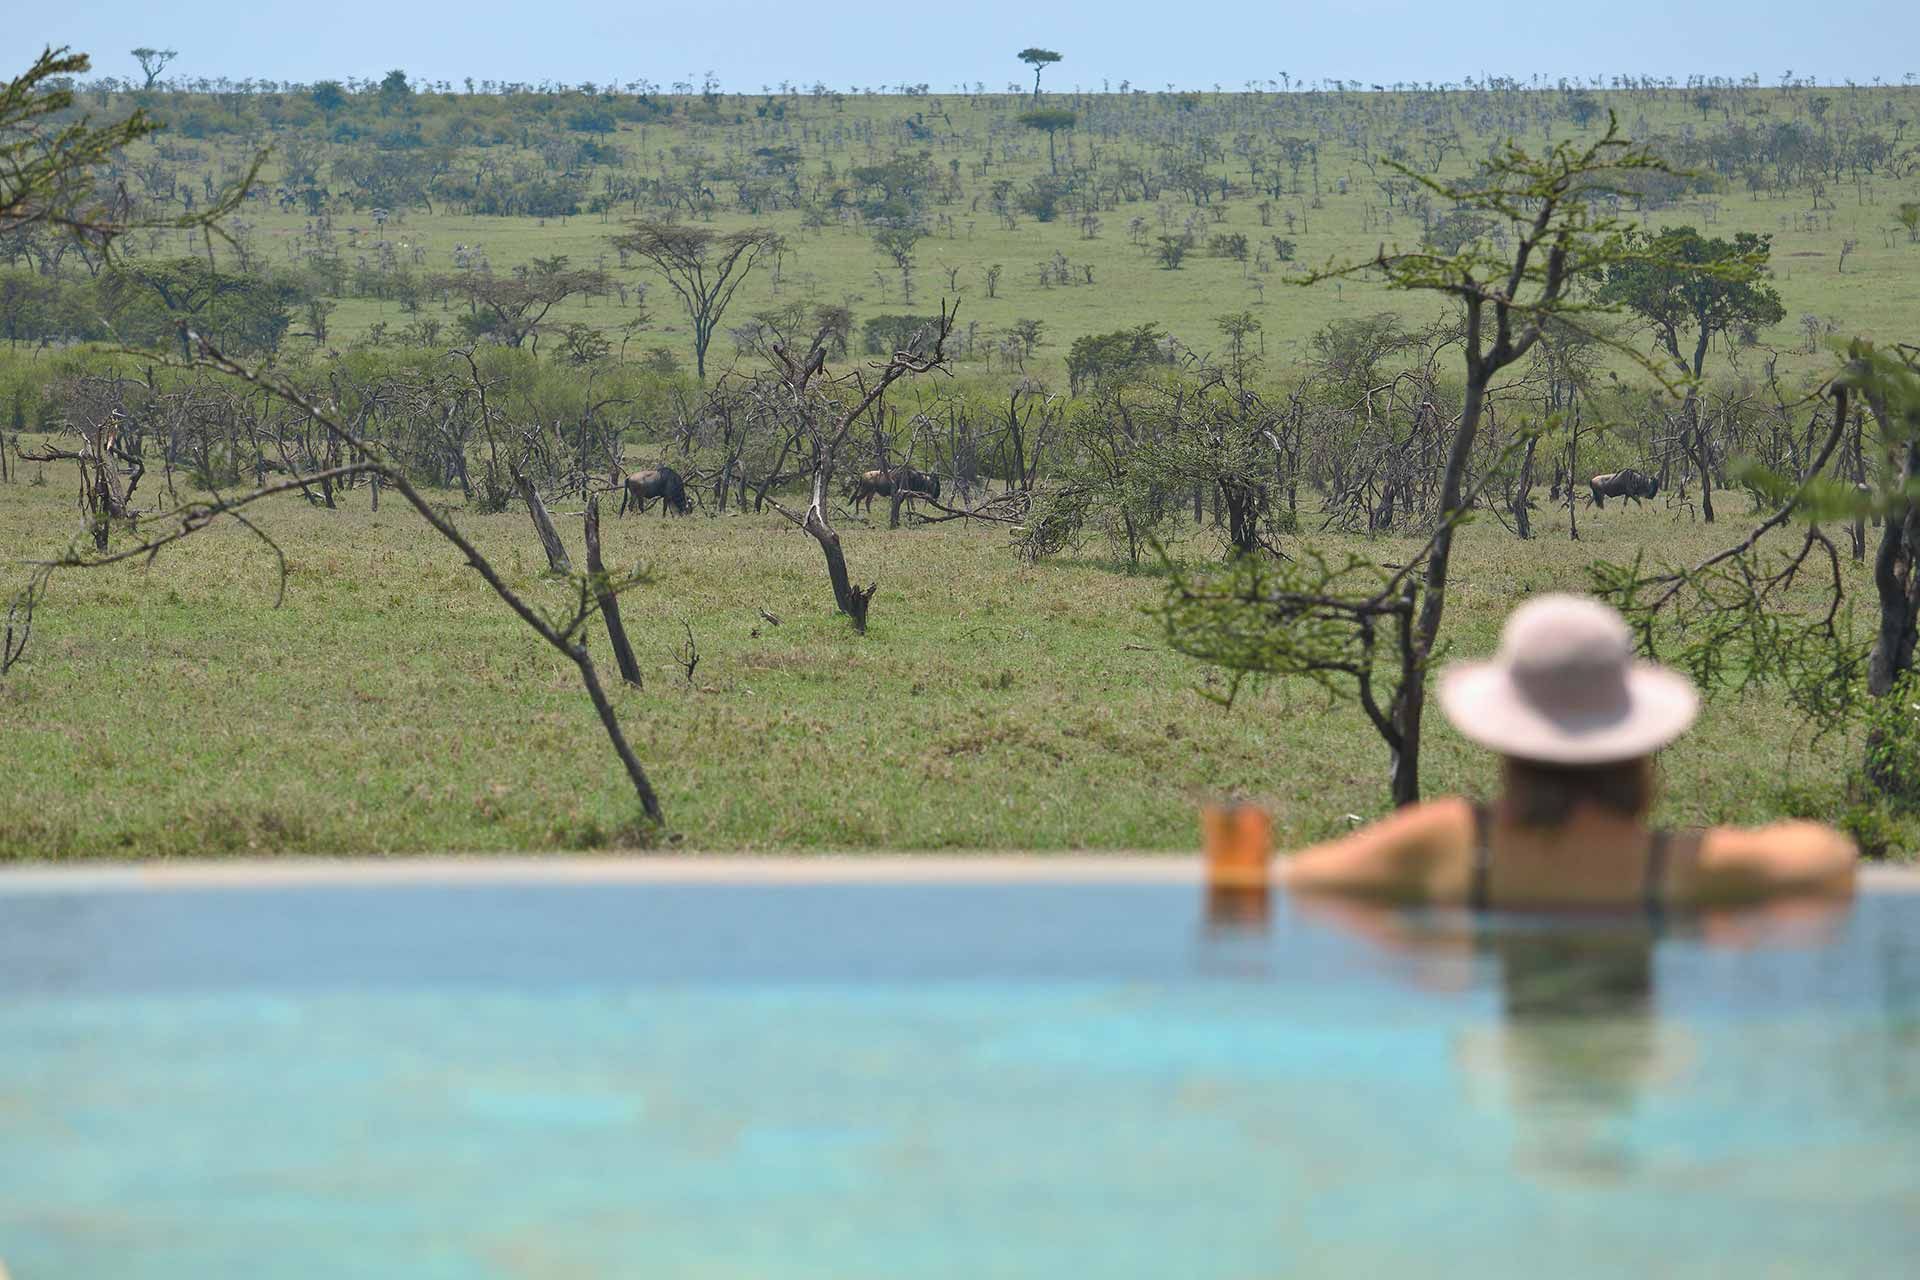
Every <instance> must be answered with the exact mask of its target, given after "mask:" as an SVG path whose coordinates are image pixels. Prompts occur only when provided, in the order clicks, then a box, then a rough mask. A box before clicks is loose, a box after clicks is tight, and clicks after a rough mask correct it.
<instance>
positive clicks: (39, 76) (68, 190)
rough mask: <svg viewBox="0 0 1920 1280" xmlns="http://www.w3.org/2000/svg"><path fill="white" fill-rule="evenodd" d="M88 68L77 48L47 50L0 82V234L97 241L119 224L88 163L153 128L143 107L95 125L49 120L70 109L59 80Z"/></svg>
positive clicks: (123, 215)
mask: <svg viewBox="0 0 1920 1280" xmlns="http://www.w3.org/2000/svg"><path fill="white" fill-rule="evenodd" d="M91 67H92V63H91V62H90V61H89V60H88V58H87V55H86V54H84V53H71V52H69V51H68V50H66V49H47V50H45V51H43V52H42V53H41V54H40V56H39V57H38V58H36V59H34V62H33V65H32V66H30V67H28V68H27V70H26V71H25V72H24V73H23V74H21V75H20V76H19V77H18V78H16V79H13V80H10V81H8V82H7V84H6V85H5V86H4V87H0V234H5V233H10V232H16V231H24V230H27V229H29V228H33V227H38V226H52V227H57V228H60V229H62V230H65V231H68V232H71V233H73V234H75V235H84V236H87V237H89V238H91V239H93V240H95V241H96V242H97V241H102V240H105V239H107V238H109V237H111V236H112V235H113V234H115V233H117V232H118V231H123V230H126V229H127V225H128V222H129V219H128V217H127V211H126V210H125V209H124V208H123V207H121V208H116V207H115V206H114V205H113V203H112V202H111V201H110V200H108V199H105V198H102V196H101V195H100V194H99V192H98V191H97V190H96V185H95V183H94V179H93V168H94V166H95V165H98V164H101V163H103V162H104V161H106V160H108V159H110V158H111V157H112V156H113V155H114V154H115V153H117V152H118V151H120V150H121V149H122V148H124V147H126V146H128V145H129V144H131V143H134V142H137V141H139V140H140V139H141V138H144V137H147V136H148V135H150V134H152V133H154V132H155V131H156V130H158V129H159V128H160V125H159V123H158V122H157V121H155V120H154V119H153V117H151V116H149V115H148V114H147V113H146V111H145V110H144V109H137V110H135V111H134V112H133V113H132V114H130V115H129V116H127V118H126V119H124V120H120V121H116V122H115V123H113V124H110V125H107V126H105V127H103V128H94V127H93V126H92V125H90V124H89V123H88V122H87V121H86V120H85V119H84V118H82V119H80V120H78V121H75V122H73V123H69V124H60V123H57V122H58V121H59V120H60V119H61V118H62V117H63V116H64V115H65V113H66V112H68V111H69V110H71V109H72V107H73V90H72V89H71V88H69V87H67V78H68V77H71V76H76V75H80V74H81V73H83V72H85V71H87V70H89V69H90V68H91Z"/></svg>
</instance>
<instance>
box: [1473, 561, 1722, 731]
mask: <svg viewBox="0 0 1920 1280" xmlns="http://www.w3.org/2000/svg"><path fill="white" fill-rule="evenodd" d="M1439 697H1440V708H1441V710H1442V711H1444V712H1445V713H1446V716H1447V719H1448V720H1450V721H1452V722H1453V727H1454V728H1456V729H1458V730H1459V731H1460V732H1461V733H1462V734H1464V735H1465V736H1466V737H1468V738H1470V739H1472V740H1473V741H1474V742H1477V743H1479V744H1480V745H1481V746H1483V747H1490V748H1492V749H1493V750H1495V751H1497V752H1499V753H1500V754H1501V755H1505V756H1513V757H1515V758H1517V759H1521V760H1534V761H1538V762H1540V763H1542V764H1568V765H1600V764H1617V763H1620V762H1621V761H1625V760H1634V759H1638V758H1639V757H1641V756H1646V755H1652V754H1653V753H1654V752H1655V751H1658V750H1659V749H1660V748H1661V747H1664V746H1666V745H1667V744H1668V743H1669V742H1672V741H1673V740H1674V739H1675V738H1678V737H1679V736H1680V735H1681V734H1683V733H1685V732H1686V731H1687V727H1688V726H1689V725H1691V724H1692V723H1693V720H1694V717H1695V716H1697V715H1698V714H1699V712H1700V695H1699V694H1698V693H1697V692H1695V690H1694V687H1693V684H1692V682H1691V681H1689V680H1688V679H1687V678H1686V677H1685V676H1683V675H1681V674H1680V673H1679V672H1677V671H1671V670H1668V669H1667V668H1666V667H1663V666H1660V665H1659V664H1658V663H1653V662H1646V661H1642V660H1638V659H1636V658H1635V657H1634V651H1633V633H1632V632H1631V631H1630V630H1629V629H1628V627H1627V623H1626V619H1624V618H1622V617H1621V616H1620V615H1619V613H1618V612H1616V611H1615V610H1613V609H1610V608H1608V607H1607V606H1606V605H1604V604H1602V603H1600V602H1599V601H1598V600H1589V599H1585V598H1583V597H1580V596H1571V595H1546V596H1541V597H1539V598H1538V599H1535V600H1530V601H1528V602H1527V603H1526V604H1523V605H1521V606H1520V607H1519V608H1518V609H1515V610H1514V611H1513V614H1512V616H1511V617H1509V618H1508V619H1507V625H1506V627H1505V628H1504V629H1503V630H1502V631H1501V633H1500V651H1499V653H1497V654H1496V655H1495V656H1494V657H1493V658H1492V659H1491V660H1490V661H1486V662H1456V663H1453V664H1452V665H1450V666H1448V667H1447V669H1446V670H1445V671H1443V672H1441V674H1440V685H1439Z"/></svg>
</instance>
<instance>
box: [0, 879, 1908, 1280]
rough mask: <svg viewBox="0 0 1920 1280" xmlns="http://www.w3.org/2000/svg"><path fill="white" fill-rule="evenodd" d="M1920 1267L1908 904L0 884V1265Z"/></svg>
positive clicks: (626, 1270) (912, 889)
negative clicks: (1673, 906)
mask: <svg viewBox="0 0 1920 1280" xmlns="http://www.w3.org/2000/svg"><path fill="white" fill-rule="evenodd" d="M1809 929H1811V930H1813V931H1815V932H1817V933H1818V935H1819V936H1818V937H1816V938H1812V939H1809V938H1808V937H1806V936H1804V935H1805V934H1806V932H1807V931H1808V930H1809ZM1916 1257H1920V894H1911V893H1908V894H1884V895H1879V894H1876V895H1868V896H1867V897H1865V898H1863V899H1862V900H1861V901H1860V902H1859V903H1858V904H1857V905H1856V906H1855V907H1854V908H1853V909H1852V910H1851V911H1850V912H1849V913H1847V914H1845V915H1844V916H1843V917H1841V918H1839V919H1836V920H1828V921H1824V922H1814V923H1813V924H1811V925H1809V924H1808V923H1806V922H1800V924H1799V925H1798V926H1797V927H1796V928H1795V930H1794V931H1793V932H1792V933H1791V934H1782V933H1781V932H1780V931H1779V929H1778V928H1777V927H1775V926H1760V927H1754V926H1750V925H1739V924H1737V923H1736V924H1735V925H1732V926H1724V925H1716V926H1712V927H1707V926H1701V925H1698V924H1687V923H1684V922H1683V923H1676V924H1673V925H1670V926H1668V928H1667V929H1666V931H1665V932H1664V933H1662V934H1661V935H1660V936H1658V937H1656V936H1655V934H1654V931H1653V930H1652V929H1651V928H1650V927H1649V926H1648V925H1647V924H1646V923H1645V922H1642V921H1638V920H1632V921H1612V922H1608V921H1597V920H1596V921H1585V922H1567V921H1558V922H1546V921H1542V920H1539V919H1528V918H1519V917H1514V918H1503V919H1499V920H1495V921H1490V922H1482V923H1481V924H1479V925H1476V924H1475V923H1474V922H1472V921H1470V920H1467V919H1465V918H1463V917H1460V916H1457V915H1453V914H1436V915H1425V916H1420V915H1407V914H1382V913H1371V914H1369V913H1355V914H1351V915H1347V916H1339V917H1330V916H1327V915H1324V914H1310V913H1309V912H1307V911H1305V910H1303V909H1302V908H1300V907H1298V906H1293V905H1289V904H1287V903H1286V902H1284V901H1280V902H1277V903H1276V905H1275V907H1274V911H1273V914H1272V918H1271V920H1270V921H1269V922H1268V923H1267V925H1266V926H1265V927H1264V928H1249V927H1241V928H1236V929H1224V928H1219V927H1210V926H1209V925H1207V923H1206V922H1205V921H1204V919H1203V918H1202V910H1201V901H1200V898H1199V896H1198V891H1197V890H1196V889H1194V888H1193V887H1191V886H1186V885H1172V884H1096V885H1060V884H1007V885H991V884H945V885H929V884H831V885H791V884H789V885H757V886H743V885H714V884H681V885H672V884H666V885H663V884H645V885H634V884H626V885H619V884H615V885H604V884H596V885H518V884H490V885H465V886H436V885H405V886H394V885H387V886H378V887H364V886H357V887H315V886H304V887H301V886H295V887H263V888H174V889H168V890H166V891H164V892H145V891H138V890H128V889H121V888H112V887H109V888H98V887H95V888H85V889H79V890H73V891H67V890H62V889H49V888H46V887H38V888H34V889H32V890H31V891H9V890H8V889H7V888H5V887H4V885H0V1261H4V1263H5V1266H6V1267H7V1268H8V1269H9V1270H10V1271H11V1275H12V1277H13V1280H49V1278H54V1280H76V1278H85V1277H108V1276H111V1277H116V1278H120V1280H142V1278H154V1280H158V1278H161V1277H165V1278H167V1280H175V1278H182V1280H184V1278H186V1277H194V1278H196V1280H199V1278H204V1277H226V1276H236V1277H238V1276H246V1277H316V1278H317V1277H329V1278H331V1277H341V1276H406V1277H448V1278H453V1277H460V1278H463V1280H464V1278H466V1277H532V1276H540V1277H587V1276H592V1277H602V1276H650V1277H652V1276H742V1277H744V1276H752V1277H789V1276H821V1277H826V1276H832V1277H881V1276H885V1277H906V1276H912V1277H918V1276H931V1277H981V1276H1036V1275H1046V1276H1129V1277H1130V1276H1140V1277H1148V1276H1151V1277H1173V1276H1181V1277H1185V1276H1193V1277H1266V1276H1299V1275H1342V1276H1352V1275H1359V1276H1380V1275H1403V1274H1404V1275H1421V1276H1472V1277H1489V1276H1492V1277H1505V1276H1516V1277H1517V1276H1529V1277H1533V1276H1555V1277H1564V1276H1619V1275H1623V1274H1633V1273H1639V1274H1643V1275H1657V1276H1707V1275H1741V1276H1809V1275H1818V1276H1896V1275H1910V1274H1912V1269H1913V1268H1914V1266H1915V1265H1916V1263H1915V1259H1916Z"/></svg>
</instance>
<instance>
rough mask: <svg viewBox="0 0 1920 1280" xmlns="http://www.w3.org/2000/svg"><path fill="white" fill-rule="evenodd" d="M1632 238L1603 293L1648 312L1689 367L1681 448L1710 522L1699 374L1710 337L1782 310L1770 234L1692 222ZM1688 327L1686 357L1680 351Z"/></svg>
mask: <svg viewBox="0 0 1920 1280" xmlns="http://www.w3.org/2000/svg"><path fill="white" fill-rule="evenodd" d="M1629 240H1630V244H1631V247H1633V248H1634V249H1637V250H1640V251H1641V252H1638V253H1635V254H1633V255H1632V256H1629V257H1627V258H1625V259H1624V260H1622V261H1620V262H1616V263H1614V264H1612V265H1611V266H1609V267H1608V268H1607V270H1606V283H1605V284H1604V285H1603V286H1602V287H1601V289H1600V300H1601V301H1602V302H1605V303H1608V304H1610V305H1615V306H1621V307H1625V308H1626V309H1628V310H1630V311H1632V312H1633V313H1634V314H1636V315H1638V316H1640V317H1642V318H1643V319H1645V320H1646V321H1647V323H1648V324H1649V325H1650V326H1652V328H1653V333H1654V338H1655V340H1656V341H1657V342H1658V343H1659V344H1660V347H1661V349H1662V350H1664V351H1665V352H1666V353H1667V356H1668V357H1669V358H1670V359H1671V360H1672V361H1673V362H1674V364H1675V365H1676V366H1677V367H1678V368H1680V369H1681V370H1683V371H1684V372H1685V374H1686V375H1687V377H1688V383H1687V394H1686V400H1685V402H1684V404H1683V405H1682V407H1681V414H1682V417H1683V420H1684V421H1685V424H1686V444H1685V448H1686V451H1687V456H1688V457H1689V458H1690V459H1691V460H1692V462H1693V465H1694V468H1695V470H1697V471H1698V472H1699V475H1700V515H1701V518H1702V519H1704V520H1705V521H1706V522H1707V523H1708V524H1712V523H1713V468H1712V457H1711V454H1712V441H1711V440H1709V439H1708V438H1707V432H1706V429H1705V427H1704V426H1703V425H1702V422H1701V418H1700V397H1699V382H1700V374H1701V371H1702V369H1704V368H1705V366H1706V362H1707V351H1708V349H1709V348H1710V347H1711V346H1712V345H1713V340H1714V339H1715V338H1717V337H1719V336H1720V335H1722V334H1725V333H1727V332H1729V331H1731V330H1733V329H1736V328H1741V327H1748V326H1754V327H1757V326H1760V325H1769V324H1778V323H1780V321H1781V320H1783V319H1785V318H1786V314H1787V312H1786V308H1785V307H1784V306H1782V305H1781V302H1780V295H1779V294H1778V293H1776V292H1774V290H1773V289H1772V288H1771V287H1770V286H1768V285H1766V284H1765V283H1763V282H1762V277H1763V275H1764V273H1765V271H1766V265H1767V257H1768V254H1769V253H1770V252H1771V246H1772V240H1773V237H1771V236H1767V235H1755V234H1753V233H1751V232H1746V231H1742V232H1740V233H1739V234H1737V235H1735V236H1734V238H1733V240H1732V241H1731V242H1728V241H1726V240H1718V239H1715V240H1709V239H1707V238H1706V237H1704V236H1702V235H1701V234H1700V233H1699V231H1697V230H1695V229H1694V228H1693V227H1663V228H1661V231H1660V234H1659V235H1658V236H1648V235H1647V234H1646V233H1644V232H1633V233H1630V237H1629ZM1689 331H1691V335H1692V340H1693V342H1692V345H1693V351H1692V355H1691V357H1690V358H1689V357H1686V356H1682V355H1681V351H1680V344H1681V340H1682V338H1683V336H1684V335H1686V334H1688V333H1689Z"/></svg>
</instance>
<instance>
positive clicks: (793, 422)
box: [757, 302, 958, 635]
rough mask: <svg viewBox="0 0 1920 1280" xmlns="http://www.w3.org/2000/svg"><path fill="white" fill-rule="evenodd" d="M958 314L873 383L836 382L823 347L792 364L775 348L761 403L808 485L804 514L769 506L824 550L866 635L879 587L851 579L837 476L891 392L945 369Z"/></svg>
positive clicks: (840, 602)
mask: <svg viewBox="0 0 1920 1280" xmlns="http://www.w3.org/2000/svg"><path fill="white" fill-rule="evenodd" d="M957 310H958V308H957V307H956V308H955V310H953V311H949V310H948V309H947V305H946V303H944V302H942V303H941V304H940V322H939V328H938V331H937V332H935V333H934V334H933V337H932V341H931V342H930V343H928V342H926V341H925V335H924V334H920V335H916V336H915V338H914V339H913V340H912V341H911V342H909V343H908V344H907V347H906V348H905V349H904V350H900V351H896V352H894V353H893V355H892V357H891V358H889V359H888V361H887V362H886V363H885V364H883V365H875V366H874V370H875V374H874V376H873V377H872V378H871V379H869V378H868V377H867V376H865V375H864V374H862V373H859V372H857V371H856V372H854V373H852V374H844V375H840V376H837V377H836V376H833V375H830V374H828V373H827V372H826V363H827V353H826V349H825V348H824V347H822V346H819V345H817V344H816V345H815V346H814V348H813V349H812V351H810V352H809V353H808V354H807V356H806V357H805V358H804V359H800V360H796V359H794V358H793V357H792V356H790V355H789V354H788V353H787V351H786V349H785V348H784V347H782V346H775V347H774V348H773V354H774V358H775V359H776V360H778V361H779V368H777V369H775V370H773V371H772V376H771V377H770V378H769V379H768V380H766V381H765V382H764V383H763V384H762V385H761V386H760V388H759V390H758V396H757V398H758V399H759V400H760V402H761V404H762V405H763V406H764V408H765V409H766V411H768V412H770V413H772V414H774V415H776V416H777V417H778V418H779V419H780V420H781V421H783V422H784V423H785V424H786V425H787V428H788V431H789V433H790V439H791V440H792V442H793V444H794V447H795V451H796V452H797V453H798V454H799V455H800V457H801V459H802V461H803V463H804V465H805V466H806V468H807V477H808V484H807V487H808V501H807V506H806V509H805V510H804V511H794V510H792V509H791V508H789V507H787V506H785V505H783V504H782V503H780V502H779V501H777V500H775V499H773V498H771V497H769V498H768V499H767V501H768V503H769V504H770V505H771V506H772V507H773V509H774V510H775V511H778V512H779V513H780V514H781V515H783V516H785V517H786V518H787V519H788V520H791V521H792V522H793V523H794V524H796V525H798V526H800V527H801V528H802V529H805V530H806V531H807V533H808V534H809V535H810V536H811V537H812V538H813V540H814V541H815V542H817V543H819V544H820V551H821V553H822V554H823V555H824V556H825V557H826V561H827V579H828V581H829V582H831V583H832V585H833V602H834V605H835V607H836V608H838V609H839V610H840V612H841V613H844V614H846V615H847V618H848V620H849V621H851V622H852V623H853V629H854V630H855V631H857V632H859V633H861V634H862V635H864V634H866V630H867V608H868V605H869V604H870V603H871V601H872V600H873V593H874V592H875V591H876V590H878V589H879V584H878V583H876V582H870V583H868V584H867V585H866V586H865V587H856V586H855V585H853V580H852V578H851V576H850V575H849V574H848V572H847V558H846V554H845V552H843V551H842V549H841V546H840V535H839V534H838V533H837V532H835V530H834V528H833V524H832V522H831V521H830V519H829V518H828V512H829V511H830V510H831V509H832V508H831V504H832V494H833V476H834V472H835V471H836V470H837V469H838V467H839V465H840V460H841V459H840V455H841V451H842V450H843V449H844V448H845V447H846V444H847V438H848V436H849V435H851V434H852V431H853V428H854V425H855V424H856V423H858V422H859V421H860V419H861V418H862V417H863V416H865V415H866V414H867V413H869V412H871V411H873V410H875V409H876V408H877V406H879V405H880V404H881V402H882V399H883V398H884V397H885V395H886V393H887V388H888V387H891V386H892V385H893V384H894V383H895V382H897V381H899V380H900V379H901V378H904V377H906V376H908V375H909V374H923V373H931V372H932V371H934V370H935V369H938V368H941V367H942V366H943V365H944V364H945V363H946V359H947V355H946V341H947V335H948V334H949V333H951V332H952V330H953V317H954V315H955V314H956V312H957ZM849 403H850V404H851V407H850V408H849V407H847V406H848V405H849Z"/></svg>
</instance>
